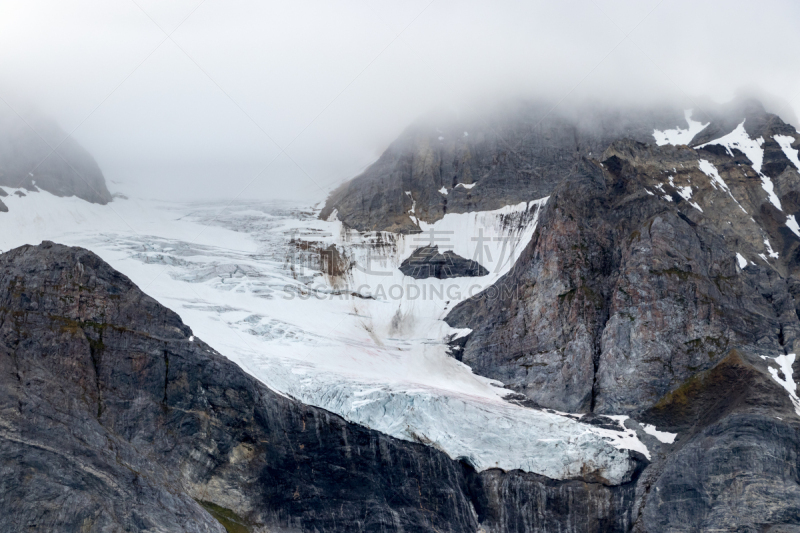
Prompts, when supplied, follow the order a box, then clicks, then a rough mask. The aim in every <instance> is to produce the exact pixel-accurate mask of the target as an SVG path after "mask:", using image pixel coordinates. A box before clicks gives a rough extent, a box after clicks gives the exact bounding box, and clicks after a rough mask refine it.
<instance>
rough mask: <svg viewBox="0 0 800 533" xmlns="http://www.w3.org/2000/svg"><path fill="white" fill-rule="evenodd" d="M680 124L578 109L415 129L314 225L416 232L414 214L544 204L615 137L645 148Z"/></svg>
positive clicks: (678, 115)
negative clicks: (326, 221) (333, 220)
mask: <svg viewBox="0 0 800 533" xmlns="http://www.w3.org/2000/svg"><path fill="white" fill-rule="evenodd" d="M678 124H685V120H684V116H683V112H682V111H678V110H675V109H663V110H656V111H653V110H616V111H611V110H597V109H595V108H586V109H580V110H576V111H575V112H574V113H569V114H567V113H564V112H562V111H560V110H558V109H554V106H553V105H552V104H546V103H526V104H521V105H518V106H515V107H514V108H512V109H505V110H502V111H498V112H496V113H494V114H490V115H487V116H480V117H477V118H474V119H468V120H449V119H448V120H445V119H442V120H441V121H439V122H437V121H435V120H431V121H427V122H422V123H419V124H416V125H414V126H412V127H410V128H409V129H408V130H406V131H405V132H404V133H403V134H402V135H401V136H400V138H399V139H397V140H396V141H395V142H393V143H392V144H391V145H390V146H389V148H388V149H387V150H386V151H385V152H384V153H383V155H381V157H380V158H379V159H378V161H376V162H375V163H374V164H373V165H371V166H370V167H369V168H368V169H367V170H366V171H364V173H363V174H361V175H360V176H358V177H356V178H354V179H353V180H351V181H349V182H347V183H345V184H344V185H342V186H341V187H339V188H338V189H337V190H335V191H334V192H333V193H332V194H331V196H330V197H329V198H328V201H327V204H326V206H325V209H323V210H322V213H321V214H320V216H321V217H322V218H327V217H328V216H330V215H331V214H332V213H333V212H334V210H336V212H337V216H338V218H339V220H341V221H343V222H344V223H345V224H347V225H348V226H350V227H352V228H355V229H358V230H362V231H371V230H387V231H398V232H404V233H405V232H416V231H419V228H418V226H417V225H416V223H415V222H414V221H413V220H412V219H411V218H410V217H409V216H408V212H409V210H411V209H412V206H413V207H414V216H415V217H417V218H419V219H421V220H424V221H426V222H434V221H436V220H439V219H440V218H442V217H443V216H444V215H445V214H446V213H465V212H468V211H482V210H491V209H498V208H500V207H503V206H505V205H509V204H517V203H520V202H523V201H530V200H537V199H539V198H543V197H545V196H547V195H549V194H550V193H551V192H552V191H553V189H554V188H555V186H556V185H557V184H558V183H559V182H560V181H561V180H563V179H564V178H565V177H566V176H568V175H569V174H570V172H571V171H572V167H573V166H574V164H575V162H576V161H577V160H578V159H579V158H581V157H587V156H588V157H592V156H594V157H596V156H598V155H599V154H601V153H602V152H603V150H605V149H606V147H608V145H609V144H610V143H611V142H612V141H614V140H616V139H619V138H631V139H636V140H639V141H642V142H653V135H652V134H653V130H654V129H656V128H658V129H664V128H673V127H675V125H678ZM459 184H464V185H467V187H464V186H461V185H459ZM443 188H444V190H446V191H447V194H443V193H442V192H441V190H442V189H443ZM406 192H410V193H411V194H410V195H409V194H406Z"/></svg>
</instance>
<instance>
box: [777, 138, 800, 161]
mask: <svg viewBox="0 0 800 533" xmlns="http://www.w3.org/2000/svg"><path fill="white" fill-rule="evenodd" d="M772 138H773V139H775V142H777V143H778V144H779V145H780V147H781V150H783V153H784V154H786V157H787V158H789V161H791V162H792V164H794V166H795V168H797V170H800V158H798V155H797V153H798V150H797V149H795V148H792V143H793V142H794V141H795V139H794V137H790V136H788V135H773V136H772Z"/></svg>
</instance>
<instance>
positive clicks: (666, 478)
mask: <svg viewBox="0 0 800 533" xmlns="http://www.w3.org/2000/svg"><path fill="white" fill-rule="evenodd" d="M522 109H523V110H522V111H518V112H516V113H514V114H512V115H511V116H510V118H509V116H504V117H500V118H499V119H498V120H499V121H500V122H499V123H491V122H484V123H483V124H480V123H477V124H472V126H471V129H470V130H464V135H463V137H458V136H457V135H455V134H456V133H457V132H458V131H461V130H462V129H463V128H465V126H464V125H463V124H460V125H459V126H458V127H457V128H456V127H453V128H451V129H445V128H441V127H440V128H439V129H438V130H436V129H435V128H432V127H431V126H430V125H418V126H415V127H413V128H411V129H409V130H408V131H407V132H406V133H404V135H403V136H402V137H401V139H399V140H398V141H396V142H395V143H394V144H393V145H392V146H391V147H390V148H389V149H388V150H387V151H386V152H385V153H384V154H383V155H382V156H381V158H380V159H379V160H378V162H376V163H375V164H374V165H373V166H372V167H370V168H368V169H367V171H365V173H364V174H362V175H361V176H358V177H356V178H354V179H353V180H352V181H351V182H349V183H347V184H345V185H343V186H342V187H340V188H339V189H338V190H336V191H334V193H333V194H332V195H331V196H330V197H329V199H328V202H327V204H326V208H325V210H323V212H322V214H321V216H322V217H326V216H332V215H334V214H335V218H336V219H338V220H341V221H342V222H343V223H344V224H345V225H349V226H351V227H353V228H356V229H359V230H386V231H399V232H412V233H413V232H420V231H423V230H424V231H427V229H426V228H428V227H429V226H430V225H431V224H433V223H434V222H435V221H436V220H439V219H442V217H445V216H446V215H447V213H451V212H453V211H456V212H461V211H466V210H472V209H474V210H479V209H489V208H495V207H497V206H498V205H499V204H504V205H512V204H515V203H517V202H520V201H529V200H532V199H534V198H542V197H547V199H546V203H545V204H544V207H543V208H542V213H541V215H540V218H539V223H538V225H537V227H536V230H535V232H534V234H533V237H532V239H531V240H530V242H528V243H527V245H526V247H525V250H524V251H523V252H522V254H521V255H520V256H519V259H518V260H517V261H516V263H515V264H514V267H513V268H512V269H511V270H510V271H509V272H508V273H507V274H505V275H504V276H503V277H502V278H501V279H500V280H499V281H498V282H497V283H496V284H495V286H494V288H495V290H493V291H484V292H482V293H480V294H478V295H475V296H473V297H471V298H469V299H467V300H465V301H461V302H460V303H458V304H457V305H455V307H454V308H453V309H452V310H450V311H449V313H448V315H447V317H446V319H445V320H446V321H447V322H448V323H449V324H450V325H451V326H453V327H454V328H459V329H460V330H464V331H468V332H469V333H468V334H466V335H460V336H459V337H458V338H457V339H456V340H454V342H453V343H452V350H453V354H454V356H455V357H457V358H458V359H459V360H460V361H462V362H464V363H466V364H467V365H469V366H470V367H471V368H472V369H473V371H475V372H476V373H478V374H480V375H483V376H487V377H490V378H494V379H497V380H499V381H500V382H502V383H503V385H505V386H506V387H508V388H511V389H513V390H515V391H517V395H516V396H515V397H514V399H513V401H515V402H518V403H519V404H521V405H527V406H530V407H531V408H538V409H555V410H557V411H562V412H573V413H576V412H577V413H587V414H589V415H592V416H597V415H604V416H623V415H624V416H631V417H633V418H635V419H636V420H638V421H640V422H642V423H644V424H650V425H651V427H658V428H659V431H667V432H671V433H676V434H677V435H678V436H677V438H676V440H675V441H674V443H670V444H669V446H666V447H662V448H661V449H660V451H659V453H656V454H654V456H653V457H652V461H651V463H650V464H649V465H648V467H647V468H646V469H645V470H644V473H643V474H642V477H641V478H640V480H639V481H638V483H637V504H636V506H637V509H638V510H637V512H636V515H637V519H636V520H635V523H634V524H633V525H632V527H633V528H634V530H636V531H675V530H686V531H707V530H740V531H766V530H769V531H772V530H775V531H778V530H780V531H783V530H786V531H789V530H794V529H791V528H789V529H780V528H779V527H778V526H777V524H784V525H786V524H792V525H793V526H795V527H796V526H798V524H800V514H798V510H799V509H800V507H798V503H797V502H800V499H798V496H799V495H800V492H799V491H800V483H799V481H800V480H799V479H798V476H797V474H796V472H797V462H796V454H795V452H794V451H793V450H796V449H797V446H798V429H799V428H800V426H798V422H800V420H798V416H800V401H799V400H798V397H797V392H796V383H795V381H794V380H793V378H792V375H793V374H796V372H797V371H798V370H800V366H799V365H800V362H797V358H796V355H795V354H796V353H797V352H798V350H800V338H798V334H800V319H799V318H798V317H799V316H800V299H798V296H800V278H799V277H798V274H799V272H798V248H799V247H800V227H798V224H797V216H800V204H798V202H797V198H798V197H799V196H798V194H799V193H800V173H799V171H800V160H799V159H798V150H799V149H800V134H798V132H797V130H796V129H795V128H794V127H793V126H791V125H789V124H786V123H785V122H783V121H782V120H781V119H780V117H778V116H776V115H773V114H770V113H768V112H767V111H766V110H765V109H764V108H763V107H762V106H761V105H760V104H759V103H758V102H755V101H752V100H744V101H737V102H733V103H731V104H728V105H726V106H719V107H714V108H709V110H708V112H702V113H701V112H699V110H698V112H694V113H693V112H691V111H687V112H686V114H685V118H680V119H679V118H676V117H679V116H680V113H671V114H670V113H667V112H658V113H653V112H624V113H622V112H607V111H602V112H599V113H598V114H595V115H591V114H590V115H589V117H590V118H588V119H587V118H584V116H583V115H580V114H578V115H577V116H578V117H580V118H579V119H576V118H575V115H573V118H572V119H569V118H567V119H565V118H563V116H560V115H557V114H555V113H550V114H545V115H544V116H542V115H541V114H537V112H539V111H541V110H542V109H543V108H542V107H541V106H531V107H523V108H522ZM527 110H531V111H530V113H526V112H525V111H527ZM620 113H621V114H620ZM598 117H599V118H598ZM619 117H624V120H619ZM670 121H672V122H670ZM587 123H588V124H591V126H589V127H587V126H586V124H587ZM540 128H541V129H540ZM467 133H468V135H466V134H467ZM437 135H438V136H437ZM473 139H474V140H473ZM437 140H438V144H437V143H436V141H437ZM462 183H463V184H467V185H469V187H464V186H463V185H458V184H462ZM440 188H442V189H441V190H439V189H440ZM454 200H455V201H454ZM460 238H461V239H464V238H465V237H463V236H461V237H460ZM473 240H474V238H473ZM773 526H774V527H775V528H776V529H770V528H772V527H773ZM781 527H783V526H781ZM787 527H788V526H787Z"/></svg>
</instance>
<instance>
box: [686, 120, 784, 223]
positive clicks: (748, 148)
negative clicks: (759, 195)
mask: <svg viewBox="0 0 800 533" xmlns="http://www.w3.org/2000/svg"><path fill="white" fill-rule="evenodd" d="M745 121H746V119H745V120H742V122H741V124H739V125H738V126H736V129H735V130H733V131H732V132H730V133H729V134H727V135H725V136H724V137H720V138H719V139H715V140H713V141H710V142H707V143H705V144H702V145H700V146H698V147H697V148H703V147H704V146H708V145H711V144H718V145H720V146H724V147H725V149H726V150H727V151H728V155H730V156H731V157H733V150H734V149H738V150H740V151H741V152H742V153H744V155H746V156H747V159H749V160H750V161H751V162H752V163H753V169H754V170H755V171H756V172H757V173H758V175H759V176H760V177H761V187H762V188H763V189H764V190H765V191H766V193H767V197H768V198H769V201H770V202H771V203H772V205H774V206H775V207H777V208H778V209H779V210H781V211H783V207H781V201H780V199H779V198H778V196H777V195H776V194H775V188H774V186H773V184H772V180H771V179H769V177H767V176H765V175H764V174H762V172H761V167H762V166H763V164H764V149H763V148H762V147H761V146H762V145H763V144H764V138H763V137H759V138H758V139H751V138H750V136H749V135H748V134H747V131H745V129H744V123H745Z"/></svg>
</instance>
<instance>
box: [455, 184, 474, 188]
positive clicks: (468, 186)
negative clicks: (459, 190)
mask: <svg viewBox="0 0 800 533" xmlns="http://www.w3.org/2000/svg"><path fill="white" fill-rule="evenodd" d="M475 185H477V183H457V184H456V187H464V188H465V189H471V188H473V187H474V186H475Z"/></svg>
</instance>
